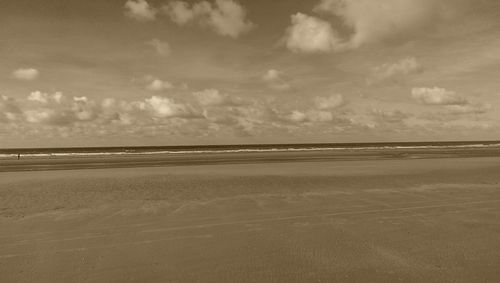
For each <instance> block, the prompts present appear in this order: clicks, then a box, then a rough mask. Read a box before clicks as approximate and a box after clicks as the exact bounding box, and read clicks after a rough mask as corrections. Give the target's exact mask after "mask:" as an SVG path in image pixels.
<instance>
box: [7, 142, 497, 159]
mask: <svg viewBox="0 0 500 283" xmlns="http://www.w3.org/2000/svg"><path fill="white" fill-rule="evenodd" d="M494 147H500V143H488V144H484V143H478V144H454V145H449V144H448V145H439V144H438V145H384V146H333V147H314V146H303V147H293V146H292V147H274V148H234V149H195V148H193V149H189V150H130V149H124V150H121V151H116V150H115V151H96V152H85V151H76V150H75V151H73V152H71V151H67V150H66V151H65V152H47V150H44V152H28V153H27V152H23V151H22V150H20V151H19V153H17V152H13V150H9V151H10V152H9V153H0V158H3V159H5V158H9V159H10V158H17V156H18V154H20V155H21V156H22V157H31V158H44V157H45V158H47V157H100V156H133V155H160V154H224V153H265V152H308V151H365V150H404V149H408V150H412V149H413V150H414V149H467V148H471V149H472V148H494Z"/></svg>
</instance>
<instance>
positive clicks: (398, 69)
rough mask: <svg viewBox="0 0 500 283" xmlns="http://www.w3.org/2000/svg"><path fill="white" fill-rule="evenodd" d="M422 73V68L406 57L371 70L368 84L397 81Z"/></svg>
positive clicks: (413, 59) (414, 60) (412, 59)
mask: <svg viewBox="0 0 500 283" xmlns="http://www.w3.org/2000/svg"><path fill="white" fill-rule="evenodd" d="M421 71H422V66H421V65H420V64H419V63H418V61H417V59H415V58H414V57H407V58H404V59H401V60H399V61H397V62H394V63H388V64H383V65H382V66H379V67H376V68H375V69H374V70H373V74H372V76H371V77H370V78H369V80H368V81H369V83H379V82H384V81H398V80H401V79H403V78H404V77H406V76H409V75H412V74H416V73H419V72H421Z"/></svg>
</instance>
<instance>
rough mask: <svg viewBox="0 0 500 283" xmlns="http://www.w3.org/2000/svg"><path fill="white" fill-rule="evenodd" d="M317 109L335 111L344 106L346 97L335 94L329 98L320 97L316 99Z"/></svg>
mask: <svg viewBox="0 0 500 283" xmlns="http://www.w3.org/2000/svg"><path fill="white" fill-rule="evenodd" d="M314 104H315V105H316V108H318V109H320V110H327V109H330V110H331V109H335V108H338V107H340V106H342V105H344V97H343V96H342V95H340V94H334V95H331V96H328V97H322V96H318V97H316V98H314Z"/></svg>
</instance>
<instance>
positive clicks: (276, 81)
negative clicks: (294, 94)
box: [262, 69, 291, 90]
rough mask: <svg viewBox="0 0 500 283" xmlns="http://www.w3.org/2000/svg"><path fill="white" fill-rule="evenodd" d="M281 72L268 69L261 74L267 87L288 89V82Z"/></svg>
mask: <svg viewBox="0 0 500 283" xmlns="http://www.w3.org/2000/svg"><path fill="white" fill-rule="evenodd" d="M283 74H284V73H283V72H282V71H278V70H275V69H270V70H268V71H267V72H266V73H265V74H264V75H263V76H262V80H264V82H266V83H267V84H268V85H269V87H271V88H273V89H276V90H288V89H290V87H291V86H290V84H289V83H288V82H286V80H285V79H284V78H283Z"/></svg>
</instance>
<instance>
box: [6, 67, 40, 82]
mask: <svg viewBox="0 0 500 283" xmlns="http://www.w3.org/2000/svg"><path fill="white" fill-rule="evenodd" d="M39 75H40V72H39V71H38V70H37V69H33V68H27V69H23V68H21V69H17V70H15V71H14V72H12V76H13V77H14V78H16V79H18V80H24V81H32V80H34V79H36V78H38V76H39Z"/></svg>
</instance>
